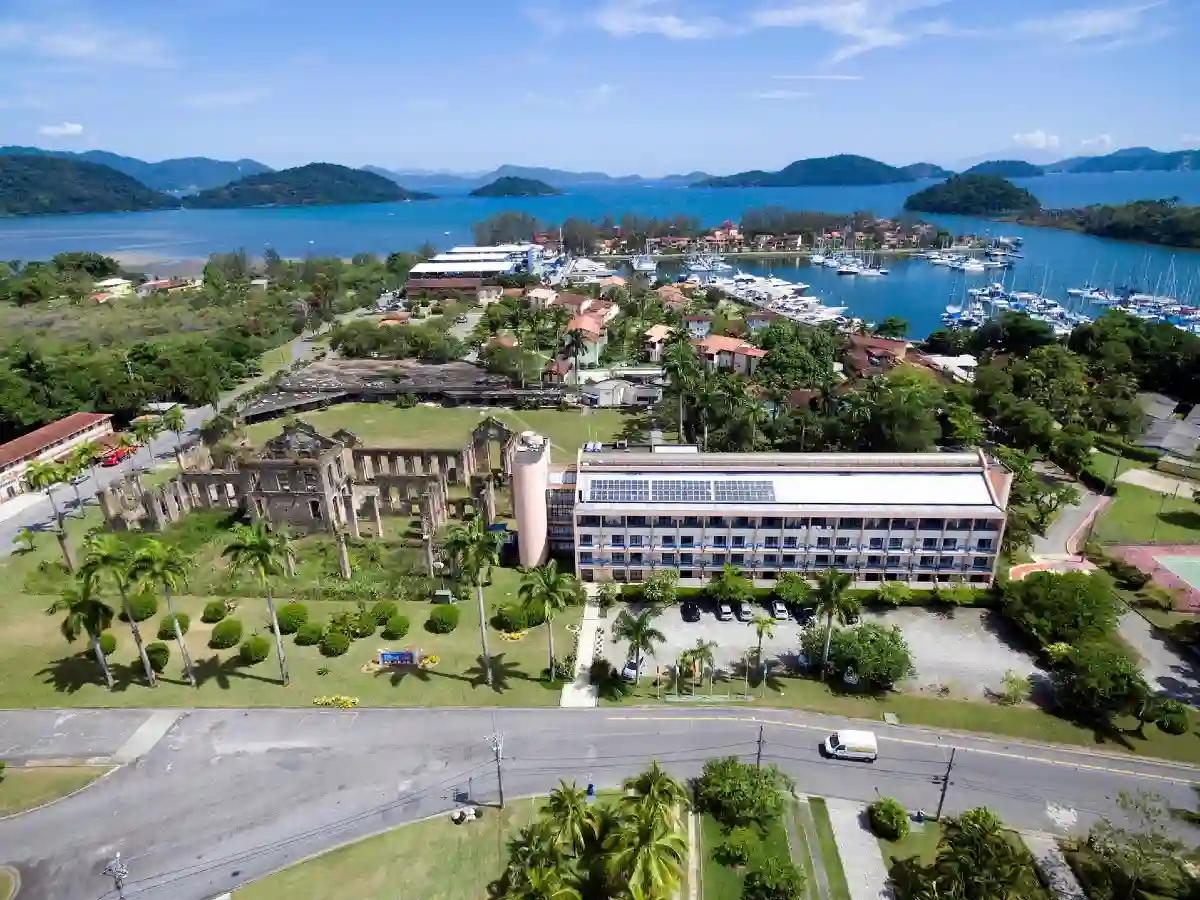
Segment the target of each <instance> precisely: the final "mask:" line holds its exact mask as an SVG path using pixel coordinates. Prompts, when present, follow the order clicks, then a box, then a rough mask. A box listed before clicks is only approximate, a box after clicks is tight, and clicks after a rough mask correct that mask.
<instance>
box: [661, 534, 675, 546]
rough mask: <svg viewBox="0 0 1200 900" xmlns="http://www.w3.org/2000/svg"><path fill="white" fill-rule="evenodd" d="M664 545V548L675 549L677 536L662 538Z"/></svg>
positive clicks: (664, 536)
mask: <svg viewBox="0 0 1200 900" xmlns="http://www.w3.org/2000/svg"><path fill="white" fill-rule="evenodd" d="M662 545H663V546H664V547H674V546H675V535H673V534H664V535H663V536H662Z"/></svg>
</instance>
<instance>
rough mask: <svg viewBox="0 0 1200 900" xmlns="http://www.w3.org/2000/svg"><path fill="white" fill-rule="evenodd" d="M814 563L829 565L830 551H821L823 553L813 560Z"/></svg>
mask: <svg viewBox="0 0 1200 900" xmlns="http://www.w3.org/2000/svg"><path fill="white" fill-rule="evenodd" d="M813 563H814V564H815V565H818V566H827V565H829V554H828V553H821V554H819V555H818V556H817V558H816V559H814V560H813Z"/></svg>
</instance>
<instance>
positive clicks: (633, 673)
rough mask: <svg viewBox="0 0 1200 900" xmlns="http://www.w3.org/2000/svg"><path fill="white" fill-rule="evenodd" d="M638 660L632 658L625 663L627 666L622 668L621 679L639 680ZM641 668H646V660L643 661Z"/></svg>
mask: <svg viewBox="0 0 1200 900" xmlns="http://www.w3.org/2000/svg"><path fill="white" fill-rule="evenodd" d="M638 668H639V667H638V661H637V660H636V659H631V660H629V661H627V662H626V663H625V667H624V668H623V669H621V679H622V680H623V681H637V677H638ZM641 668H643V669H644V668H646V661H645V660H644V659H643V660H642V661H641Z"/></svg>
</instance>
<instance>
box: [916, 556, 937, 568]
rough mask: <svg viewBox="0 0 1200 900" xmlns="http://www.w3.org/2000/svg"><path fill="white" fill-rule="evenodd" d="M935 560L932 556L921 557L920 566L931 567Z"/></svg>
mask: <svg viewBox="0 0 1200 900" xmlns="http://www.w3.org/2000/svg"><path fill="white" fill-rule="evenodd" d="M935 558H936V557H933V556H922V557H921V563H920V564H921V565H922V566H932V565H933V561H934V559H935Z"/></svg>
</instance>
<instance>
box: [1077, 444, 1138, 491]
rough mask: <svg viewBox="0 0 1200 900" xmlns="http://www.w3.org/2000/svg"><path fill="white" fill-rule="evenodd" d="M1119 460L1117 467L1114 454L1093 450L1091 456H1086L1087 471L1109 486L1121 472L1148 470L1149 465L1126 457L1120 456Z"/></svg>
mask: <svg viewBox="0 0 1200 900" xmlns="http://www.w3.org/2000/svg"><path fill="white" fill-rule="evenodd" d="M1120 459H1121V462H1120V465H1118V464H1117V455H1116V454H1115V453H1109V452H1108V451H1107V450H1093V451H1092V453H1091V455H1090V456H1088V461H1087V467H1088V471H1090V472H1091V473H1092V474H1093V475H1095V476H1096V477H1097V478H1099V479H1101V480H1102V481H1104V482H1105V483H1106V484H1111V483H1112V481H1113V480H1114V479H1116V478H1118V477H1119V476H1120V475H1121V474H1122V473H1123V472H1128V471H1129V470H1130V469H1148V468H1150V466H1149V464H1147V463H1144V462H1141V461H1139V460H1136V459H1130V458H1129V457H1127V456H1122V457H1121V458H1120Z"/></svg>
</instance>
